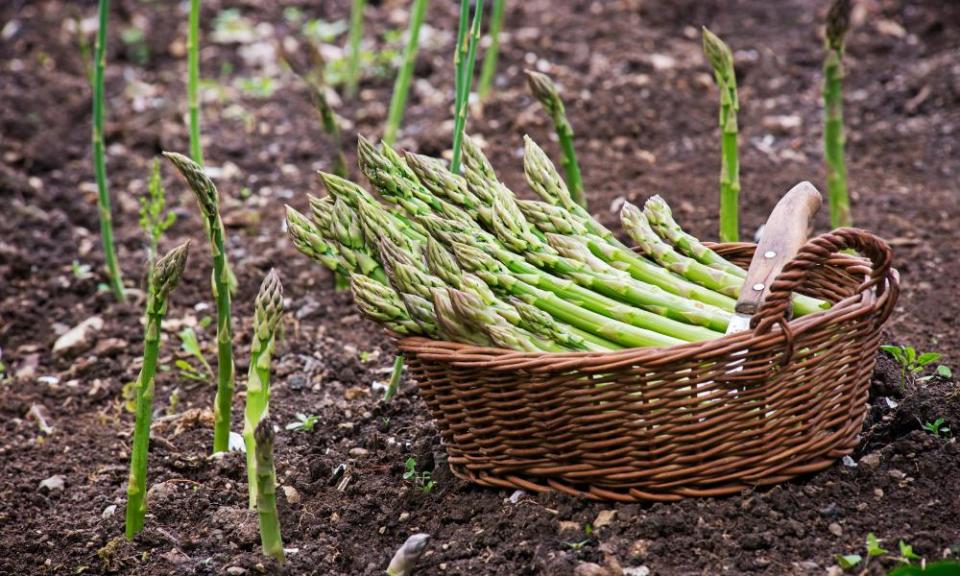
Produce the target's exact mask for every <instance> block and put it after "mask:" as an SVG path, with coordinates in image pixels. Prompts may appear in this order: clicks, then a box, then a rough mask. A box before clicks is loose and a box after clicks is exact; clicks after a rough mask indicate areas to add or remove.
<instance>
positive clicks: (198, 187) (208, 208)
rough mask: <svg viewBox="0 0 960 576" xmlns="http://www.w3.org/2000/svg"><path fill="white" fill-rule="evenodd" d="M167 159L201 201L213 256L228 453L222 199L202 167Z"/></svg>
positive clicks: (219, 414)
mask: <svg viewBox="0 0 960 576" xmlns="http://www.w3.org/2000/svg"><path fill="white" fill-rule="evenodd" d="M163 155H164V156H165V157H166V158H167V159H168V160H170V162H171V163H173V165H174V166H176V168H177V170H179V171H180V174H181V175H182V176H183V177H184V179H185V180H186V181H187V184H188V185H189V186H190V189H191V190H192V191H193V193H194V195H195V196H196V197H197V203H198V204H199V205H200V213H201V215H202V216H203V218H204V222H205V226H204V228H205V229H206V232H207V237H208V240H209V241H210V250H211V252H212V254H213V279H212V282H211V285H212V289H213V297H214V299H215V300H216V302H217V396H216V399H215V401H214V408H213V415H214V429H213V451H214V453H216V452H226V451H227V450H228V449H229V446H230V444H229V442H230V420H231V415H230V412H231V405H232V402H233V386H234V383H233V330H232V328H231V320H230V280H231V279H230V271H229V270H230V269H229V266H228V264H227V252H226V250H225V249H224V229H223V221H222V220H221V219H220V195H219V193H218V192H217V188H216V186H214V185H213V182H212V181H211V180H210V178H209V177H207V175H206V174H205V173H204V172H203V168H201V167H200V165H199V164H197V163H196V162H194V161H193V160H191V159H189V158H187V157H186V156H184V155H182V154H177V153H176V152H164V153H163Z"/></svg>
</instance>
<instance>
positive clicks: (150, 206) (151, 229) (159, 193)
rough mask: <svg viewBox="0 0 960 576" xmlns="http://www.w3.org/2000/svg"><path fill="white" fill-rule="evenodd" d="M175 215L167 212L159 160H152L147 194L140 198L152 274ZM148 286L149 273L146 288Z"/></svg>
mask: <svg viewBox="0 0 960 576" xmlns="http://www.w3.org/2000/svg"><path fill="white" fill-rule="evenodd" d="M176 219H177V215H176V214H175V213H174V212H173V211H167V199H166V192H165V191H164V189H163V181H162V180H161V178H160V160H159V159H156V158H155V159H154V160H153V165H152V168H151V170H150V180H149V181H148V183H147V194H146V195H145V196H141V197H140V229H141V230H143V233H144V234H145V235H146V237H147V266H148V270H149V271H151V272H152V270H153V262H154V260H155V259H156V258H157V246H159V244H160V238H161V237H162V236H163V233H164V232H166V231H167V229H168V228H170V226H172V225H173V223H174V221H175V220H176ZM149 285H150V278H149V273H148V277H147V286H149Z"/></svg>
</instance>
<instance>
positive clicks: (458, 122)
mask: <svg viewBox="0 0 960 576" xmlns="http://www.w3.org/2000/svg"><path fill="white" fill-rule="evenodd" d="M469 16H470V0H460V28H459V29H458V30H457V47H456V49H455V51H454V55H453V64H454V68H455V69H456V82H455V85H456V86H455V94H454V106H453V108H454V112H453V156H452V157H451V160H450V171H451V172H453V173H454V174H459V173H460V155H461V144H462V142H463V130H464V128H465V127H466V125H467V109H468V108H469V107H470V85H471V84H472V83H473V66H474V64H475V63H476V61H477V44H479V43H480V23H481V21H482V20H483V0H476V8H475V9H474V13H473V22H472V23H471V24H470V30H469V32H468V31H467V20H468V18H469Z"/></svg>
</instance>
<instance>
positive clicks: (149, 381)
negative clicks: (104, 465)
mask: <svg viewBox="0 0 960 576" xmlns="http://www.w3.org/2000/svg"><path fill="white" fill-rule="evenodd" d="M189 251H190V242H184V243H183V244H181V245H180V246H177V247H176V248H174V249H173V250H171V251H170V252H168V253H167V254H166V255H165V256H163V257H162V258H160V259H159V260H157V262H156V263H155V264H154V265H153V271H152V272H151V274H150V290H149V291H148V296H147V313H146V316H147V326H146V331H145V332H144V338H143V367H142V368H141V369H140V375H139V376H138V377H137V382H136V392H137V408H136V414H137V416H136V425H135V427H134V432H133V447H132V449H131V451H130V479H129V484H128V485H127V513H126V526H125V531H126V536H127V538H128V539H132V538H133V537H134V536H136V535H137V533H139V532H140V530H142V529H143V523H144V517H145V516H146V513H147V452H148V448H149V444H150V419H151V417H152V415H153V393H154V385H155V383H154V379H155V376H156V371H157V358H158V357H159V355H160V324H161V322H162V320H163V316H164V314H166V311H167V296H168V295H169V294H170V292H171V291H172V290H173V289H174V288H175V287H176V286H177V283H178V282H179V281H180V277H181V276H182V275H183V268H184V266H185V265H186V262H187V254H188V252H189Z"/></svg>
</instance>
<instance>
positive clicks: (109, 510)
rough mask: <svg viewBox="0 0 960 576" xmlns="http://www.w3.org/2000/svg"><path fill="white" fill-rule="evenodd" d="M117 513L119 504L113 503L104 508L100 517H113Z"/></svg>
mask: <svg viewBox="0 0 960 576" xmlns="http://www.w3.org/2000/svg"><path fill="white" fill-rule="evenodd" d="M116 513H117V505H116V504H111V505H109V506H107V507H106V508H104V509H103V512H101V513H100V517H101V518H103V519H104V520H106V519H107V518H111V517H112V516H113V515H114V514H116Z"/></svg>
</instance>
